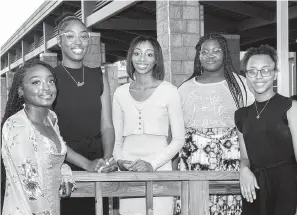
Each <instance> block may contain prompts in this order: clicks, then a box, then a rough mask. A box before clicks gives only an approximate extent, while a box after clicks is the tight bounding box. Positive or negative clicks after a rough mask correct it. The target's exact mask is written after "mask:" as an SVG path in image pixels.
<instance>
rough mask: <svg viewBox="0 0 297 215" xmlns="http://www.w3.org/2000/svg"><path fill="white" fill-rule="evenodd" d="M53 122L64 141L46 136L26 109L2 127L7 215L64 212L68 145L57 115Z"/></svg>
mask: <svg viewBox="0 0 297 215" xmlns="http://www.w3.org/2000/svg"><path fill="white" fill-rule="evenodd" d="M49 115H51V118H53V119H54V121H55V123H54V124H53V125H52V126H53V128H54V130H55V132H56V134H57V136H58V138H59V140H60V144H61V152H58V150H57V148H56V145H55V144H54V143H53V142H52V140H50V139H48V138H47V137H45V136H43V135H42V134H41V133H40V132H39V131H38V130H37V129H36V128H35V126H34V125H33V124H32V123H31V122H30V120H29V119H28V118H27V116H26V113H25V111H24V109H22V110H20V111H19V112H17V113H16V114H14V115H13V116H11V117H9V118H8V119H7V120H6V122H5V123H4V126H3V130H2V156H3V162H4V165H5V169H6V188H5V190H6V192H5V197H4V206H3V213H2V214H3V215H12V214H13V215H60V197H59V187H60V185H61V183H62V175H61V167H62V164H63V162H64V159H65V155H66V152H67V147H66V145H65V143H64V141H63V139H62V137H61V136H60V134H59V128H58V125H57V120H56V119H57V118H56V115H55V114H54V113H53V112H52V111H50V113H49Z"/></svg>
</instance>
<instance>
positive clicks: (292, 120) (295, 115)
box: [287, 101, 297, 160]
mask: <svg viewBox="0 0 297 215" xmlns="http://www.w3.org/2000/svg"><path fill="white" fill-rule="evenodd" d="M287 118H288V123H289V128H290V131H291V134H292V139H293V148H294V153H295V158H296V160H297V120H296V119H297V101H292V107H291V108H290V109H289V110H288V111H287Z"/></svg>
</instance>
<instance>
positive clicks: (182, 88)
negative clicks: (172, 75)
mask: <svg viewBox="0 0 297 215" xmlns="http://www.w3.org/2000/svg"><path fill="white" fill-rule="evenodd" d="M194 80H195V78H192V79H190V80H188V81H186V82H184V83H182V85H180V87H179V88H178V92H179V93H181V94H183V93H186V92H187V91H188V90H189V89H190V88H191V87H192V86H193V84H194Z"/></svg>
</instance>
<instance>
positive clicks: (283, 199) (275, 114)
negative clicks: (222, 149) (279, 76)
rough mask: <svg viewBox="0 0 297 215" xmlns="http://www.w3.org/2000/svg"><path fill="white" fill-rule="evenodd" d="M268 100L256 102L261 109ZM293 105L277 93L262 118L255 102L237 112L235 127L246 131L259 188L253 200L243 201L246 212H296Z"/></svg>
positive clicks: (270, 214) (289, 214)
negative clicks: (290, 112)
mask: <svg viewBox="0 0 297 215" xmlns="http://www.w3.org/2000/svg"><path fill="white" fill-rule="evenodd" d="M266 102H267V101H264V102H257V107H258V110H262V109H263V108H264V106H265V104H266ZM291 106H292V100H291V99H289V98H287V97H284V96H282V95H279V94H275V95H274V96H273V97H272V98H271V99H270V101H269V103H268V104H267V106H266V107H265V109H264V110H263V112H262V113H261V115H260V118H259V119H257V118H256V116H257V113H256V109H255V105H254V104H253V105H251V106H248V107H245V108H242V109H239V110H237V111H236V112H235V122H236V126H237V128H238V130H239V131H240V132H241V133H242V134H243V137H244V141H245V146H246V150H247V154H248V158H249V160H250V165H251V171H252V172H253V173H254V175H255V177H256V178H257V182H258V185H259V187H260V190H257V189H256V200H255V201H254V202H253V203H249V202H247V201H245V200H244V201H243V214H244V215H250V214H252V215H282V214H286V215H295V213H296V208H297V177H296V176H297V168H296V167H297V165H296V159H295V155H294V150H293V141H292V135H291V132H290V128H289V126H288V120H287V111H288V110H289V109H290V108H291Z"/></svg>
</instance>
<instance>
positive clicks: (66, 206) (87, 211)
mask: <svg viewBox="0 0 297 215" xmlns="http://www.w3.org/2000/svg"><path fill="white" fill-rule="evenodd" d="M108 211H109V202H108V198H103V215H108ZM61 215H95V198H93V197H85V198H69V199H62V201H61Z"/></svg>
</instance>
